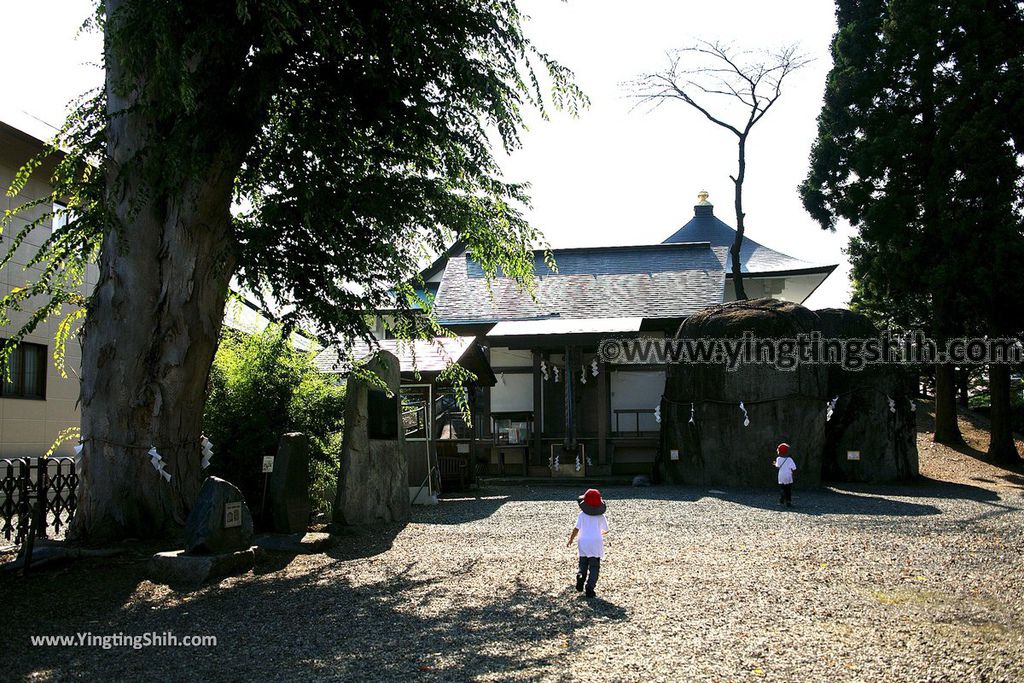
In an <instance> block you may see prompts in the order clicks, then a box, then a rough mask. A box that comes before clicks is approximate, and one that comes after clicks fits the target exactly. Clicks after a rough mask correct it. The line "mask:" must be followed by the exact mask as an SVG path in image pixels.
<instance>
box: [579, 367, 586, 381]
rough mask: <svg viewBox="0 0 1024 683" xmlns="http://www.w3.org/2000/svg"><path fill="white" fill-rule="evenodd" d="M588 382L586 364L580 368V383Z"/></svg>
mask: <svg viewBox="0 0 1024 683" xmlns="http://www.w3.org/2000/svg"><path fill="white" fill-rule="evenodd" d="M586 383H587V366H586V365H584V366H583V367H582V368H580V384H586Z"/></svg>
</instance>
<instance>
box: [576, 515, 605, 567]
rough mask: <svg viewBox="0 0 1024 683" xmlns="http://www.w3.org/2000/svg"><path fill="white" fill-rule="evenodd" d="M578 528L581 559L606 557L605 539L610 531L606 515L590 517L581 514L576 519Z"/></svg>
mask: <svg viewBox="0 0 1024 683" xmlns="http://www.w3.org/2000/svg"><path fill="white" fill-rule="evenodd" d="M576 528H577V529H579V530H580V535H579V549H580V557H602V558H603V557H604V537H603V536H602V535H601V532H602V531H608V520H607V519H605V516H604V515H588V514H586V513H583V512H581V513H580V514H579V516H578V517H576Z"/></svg>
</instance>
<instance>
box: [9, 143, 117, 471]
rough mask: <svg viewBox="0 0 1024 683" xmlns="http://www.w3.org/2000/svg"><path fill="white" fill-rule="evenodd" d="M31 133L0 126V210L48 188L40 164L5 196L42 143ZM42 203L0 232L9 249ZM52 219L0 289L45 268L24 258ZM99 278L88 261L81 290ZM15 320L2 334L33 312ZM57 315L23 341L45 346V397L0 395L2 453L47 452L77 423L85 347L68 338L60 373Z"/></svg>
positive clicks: (24, 248)
mask: <svg viewBox="0 0 1024 683" xmlns="http://www.w3.org/2000/svg"><path fill="white" fill-rule="evenodd" d="M26 137H27V136H19V135H14V134H11V133H10V132H9V131H6V130H0V187H2V189H3V192H0V211H5V210H8V209H14V208H16V207H18V206H20V205H22V204H24V203H25V202H26V201H30V200H33V199H39V198H41V197H44V196H46V195H47V194H48V192H49V186H48V185H47V184H46V182H45V180H46V178H47V173H46V172H45V170H43V169H41V170H40V171H37V173H36V174H35V175H34V176H33V177H32V178H31V179H30V180H29V182H28V184H27V185H26V186H25V188H24V189H23V190H22V192H21V193H19V194H18V195H17V196H15V197H8V196H7V192H6V191H7V188H9V187H10V184H11V181H12V180H13V178H14V174H15V173H16V172H17V170H18V168H19V167H20V166H21V165H22V164H23V163H24V162H25V161H27V160H28V159H29V158H31V157H32V156H33V155H34V154H36V153H37V152H38V151H39V149H41V147H40V146H39V145H38V144H33V143H32V142H31V140H30V139H26ZM42 213H44V209H43V208H42V207H39V208H35V209H32V210H30V211H29V212H27V213H25V214H19V216H16V217H14V218H12V219H11V223H10V224H9V225H8V226H7V227H6V228H5V229H4V232H3V235H2V236H0V250H2V252H3V253H6V252H7V249H8V248H9V246H10V244H11V240H12V239H13V237H14V236H15V235H16V234H17V233H18V232H19V230H20V229H21V228H22V227H24V226H25V225H26V224H28V223H29V222H31V221H32V220H34V219H36V218H38V217H39V216H40V215H41V214H42ZM50 233H51V229H50V226H49V225H46V226H43V227H39V228H36V229H35V230H34V231H33V232H32V233H31V234H30V235H29V237H28V239H27V240H26V241H25V242H23V243H22V244H21V246H19V247H18V250H17V252H16V253H15V256H14V259H13V261H12V262H11V263H10V264H8V266H7V267H5V268H3V269H0V293H2V294H3V295H6V294H8V293H9V292H10V291H11V289H12V288H14V287H23V286H25V284H26V283H28V282H31V281H33V280H34V279H35V277H36V276H37V275H38V274H39V273H40V272H41V268H40V267H38V266H36V267H33V268H30V269H26V264H27V263H28V261H29V260H30V259H31V257H32V256H33V255H34V254H35V253H36V250H37V249H38V248H39V247H40V246H41V245H42V244H43V242H44V241H45V240H46V239H47V238H49V236H50ZM96 279H97V269H96V268H95V266H93V267H90V268H89V269H88V272H87V274H86V284H85V285H84V287H83V293H86V291H91V290H92V287H93V286H95V283H96ZM11 317H12V320H11V325H9V326H5V327H3V328H0V337H8V336H10V335H12V334H13V333H14V332H15V331H16V330H17V329H19V328H20V327H21V325H23V324H24V323H25V322H26V321H27V319H28V317H29V312H20V313H19V312H13V313H12V316H11ZM59 322H60V320H59V318H54V319H51V320H49V321H47V322H45V323H43V324H42V325H40V326H39V327H38V328H37V329H36V330H35V331H34V332H33V333H32V334H31V335H28V336H27V337H26V338H25V341H28V342H32V343H36V344H42V345H45V346H46V350H47V363H46V399H45V400H36V399H21V398H3V397H0V458H15V457H26V456H39V455H41V454H43V453H45V452H46V451H47V450H49V448H50V447H51V445H53V443H54V440H55V439H56V438H57V435H58V434H59V433H60V432H61V431H62V430H64V429H65V428H67V427H74V426H78V424H79V418H78V409H77V406H76V403H77V400H78V392H79V382H78V376H77V373H78V369H79V367H80V365H81V359H82V351H81V347H80V345H79V343H78V340H77V337H72V338H71V339H69V340H68V343H67V348H66V360H65V368H66V370H65V371H66V373H67V375H68V376H67V377H66V378H65V377H62V376H61V373H60V371H59V370H58V368H57V367H56V366H55V365H54V362H53V350H54V335H55V333H56V330H57V326H58V324H59ZM73 447H74V443H73V442H70V441H68V442H64V443H62V444H61V445H60V446H59V448H58V449H57V451H56V452H57V453H58V454H60V455H70V454H71V453H72V448H73Z"/></svg>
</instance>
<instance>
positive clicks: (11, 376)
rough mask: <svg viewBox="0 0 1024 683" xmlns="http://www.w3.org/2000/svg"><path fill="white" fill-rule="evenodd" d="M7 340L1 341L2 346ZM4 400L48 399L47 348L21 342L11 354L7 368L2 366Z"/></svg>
mask: <svg viewBox="0 0 1024 683" xmlns="http://www.w3.org/2000/svg"><path fill="white" fill-rule="evenodd" d="M5 343H6V340H3V339H0V345H3V344H5ZM0 370H2V371H3V374H2V375H0V380H2V382H3V388H2V389H0V396H3V398H30V399H45V398H46V347H45V346H44V345H42V344H31V343H29V342H21V343H20V344H18V346H17V348H15V349H14V351H12V352H11V355H10V357H9V358H8V359H7V363H6V367H4V366H3V365H0Z"/></svg>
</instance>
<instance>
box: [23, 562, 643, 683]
mask: <svg viewBox="0 0 1024 683" xmlns="http://www.w3.org/2000/svg"><path fill="white" fill-rule="evenodd" d="M479 571H481V569H480V568H477V567H473V566H467V567H463V568H461V569H457V570H456V571H454V572H452V575H453V576H454V577H456V581H455V583H452V582H451V577H450V576H446V577H445V578H444V580H442V579H439V578H437V577H426V576H423V575H421V574H419V570H418V568H417V567H416V566H415V565H409V566H406V567H405V568H404V569H402V570H400V571H399V572H398V573H397V574H395V573H394V572H391V573H389V574H388V575H386V576H383V575H382V576H381V577H380V578H379V579H377V580H370V581H366V580H365V575H364V580H363V581H362V582H356V581H355V580H353V578H352V575H351V574H347V573H346V572H345V570H344V567H339V565H338V564H337V563H333V564H329V565H326V566H323V567H321V568H318V569H313V570H311V571H307V572H303V573H301V574H298V575H291V576H286V575H281V574H265V575H262V576H258V577H255V578H250V579H248V580H245V581H242V582H239V583H236V584H234V585H233V586H231V587H230V589H227V590H225V589H224V588H222V587H219V586H216V585H213V586H209V587H207V588H205V589H203V590H200V591H197V592H194V593H190V594H188V595H185V596H182V599H178V600H161V601H160V602H157V603H155V604H147V603H145V602H141V601H140V604H125V602H124V600H125V595H126V594H130V592H131V590H132V589H133V588H134V586H135V585H136V583H137V582H138V581H139V580H140V578H141V577H140V576H139V572H138V570H135V571H126V570H125V569H124V568H113V567H109V566H97V567H94V572H93V576H96V575H97V574H98V575H100V576H98V577H96V578H100V582H99V583H100V585H99V586H98V587H97V586H96V585H95V584H94V585H93V588H92V589H91V590H90V591H89V598H88V602H89V604H87V605H85V606H84V607H85V609H75V610H72V611H63V610H62V613H61V614H57V613H56V610H55V611H53V612H48V613H46V614H45V616H44V617H43V618H42V619H38V620H33V621H34V623H33V625H32V626H31V628H30V629H28V630H30V631H31V632H32V633H60V634H75V633H77V632H82V631H90V632H93V633H97V634H101V633H128V634H142V633H147V632H153V631H155V632H158V633H163V632H166V631H172V632H173V633H175V634H176V635H178V636H183V635H196V634H210V635H215V636H216V637H217V639H218V643H217V646H216V647H212V648H180V647H179V648H166V649H150V650H146V649H143V650H132V649H126V648H114V649H112V650H109V651H104V650H95V649H93V650H89V651H85V650H83V649H81V648H76V649H75V651H74V652H73V653H72V654H71V655H70V656H69V654H68V653H67V651H59V650H57V649H56V648H30V647H27V644H28V634H27V633H26V634H25V636H24V644H25V647H24V648H22V647H18V645H21V640H20V639H19V640H18V642H17V643H14V642H12V641H11V640H10V639H8V640H7V641H6V642H7V645H5V648H4V649H5V650H6V657H5V658H6V659H7V662H5V663H4V677H5V678H7V679H9V680H17V679H22V678H32V677H47V678H53V679H56V680H62V679H67V678H94V677H101V678H103V679H137V678H140V677H142V676H143V675H146V674H147V673H148V674H152V675H153V676H155V677H158V678H161V679H165V680H179V679H180V680H227V679H230V680H247V679H257V680H263V679H278V680H280V679H299V678H306V677H323V678H330V679H332V680H408V679H409V678H410V677H416V678H417V679H418V680H424V681H437V680H451V681H462V680H475V679H478V678H480V677H487V676H488V675H490V674H496V673H502V674H509V673H511V672H517V675H518V676H520V677H522V678H525V679H531V678H536V677H538V676H539V673H538V672H539V671H540V669H541V668H545V667H549V666H550V665H552V664H553V663H557V662H554V660H557V659H559V658H560V657H563V656H565V653H566V652H567V651H566V649H565V647H564V646H560V645H559V643H564V642H565V641H566V640H567V639H569V638H571V636H572V635H573V634H574V633H575V632H576V631H577V630H578V629H580V628H583V627H586V626H588V625H589V624H590V623H591V622H600V621H606V620H622V619H625V618H627V615H626V612H625V610H623V609H622V608H620V607H618V606H616V605H614V604H612V603H609V602H607V601H604V600H598V601H582V600H580V601H579V602H575V601H573V600H571V599H567V597H566V595H565V593H564V592H563V593H560V594H554V595H552V594H550V593H542V592H538V591H536V590H535V589H533V588H531V587H530V586H528V585H527V584H526V583H525V582H524V581H522V580H519V581H513V582H511V583H508V582H506V583H504V585H503V587H502V588H500V589H495V590H494V591H493V592H490V593H483V594H482V593H481V592H480V590H479V583H477V584H476V585H477V588H476V590H475V591H474V590H467V591H465V592H462V591H460V590H459V584H458V580H457V579H458V577H459V576H460V575H461V574H462V573H471V572H479ZM483 571H488V570H487V569H484V570H483ZM73 573H74V574H76V575H77V576H75V577H74V578H75V579H77V580H82V579H84V576H82V573H83V572H82V571H81V569H75V570H73ZM499 573H500V572H499ZM371 576H372V575H371ZM477 578H479V577H477ZM495 578H496V579H497V578H499V577H498V576H497V575H496V577H495ZM452 592H458V594H457V595H452V594H451V593H452ZM40 597H41V596H36V600H35V602H47V603H52V604H57V603H59V600H54V598H53V596H45V598H44V599H42V600H41V599H40ZM27 602H31V601H27ZM26 606H27V605H26ZM99 606H102V609H97V607H99ZM12 645H13V646H15V647H13V649H12Z"/></svg>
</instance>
